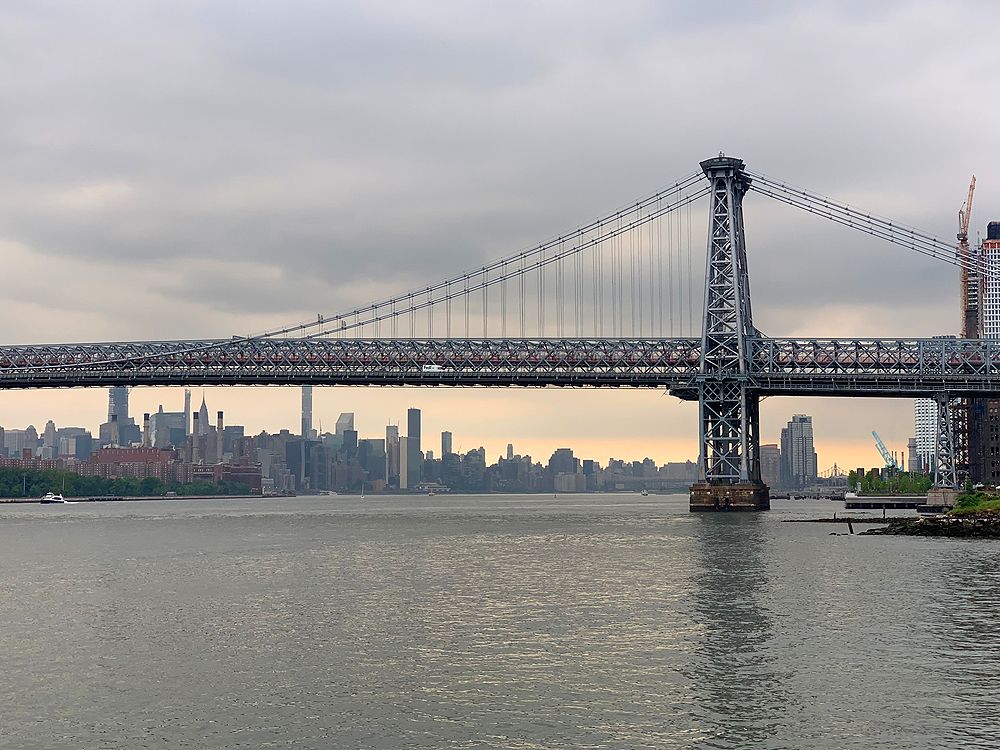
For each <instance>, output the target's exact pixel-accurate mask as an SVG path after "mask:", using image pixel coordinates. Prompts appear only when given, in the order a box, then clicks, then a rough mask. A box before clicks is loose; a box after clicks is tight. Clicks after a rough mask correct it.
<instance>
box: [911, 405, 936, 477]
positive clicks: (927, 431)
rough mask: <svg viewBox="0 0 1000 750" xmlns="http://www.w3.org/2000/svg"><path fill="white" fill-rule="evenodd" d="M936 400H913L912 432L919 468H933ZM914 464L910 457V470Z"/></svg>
mask: <svg viewBox="0 0 1000 750" xmlns="http://www.w3.org/2000/svg"><path fill="white" fill-rule="evenodd" d="M937 418H938V409H937V402H936V401H934V400H932V399H929V398H918V399H914V401H913V433H914V440H915V441H916V445H915V448H916V454H917V457H918V458H919V459H920V466H921V468H926V469H927V470H929V471H930V470H933V468H934V446H935V444H936V438H937ZM914 466H915V464H914V462H913V459H912V458H911V459H910V470H911V471H913V467H914Z"/></svg>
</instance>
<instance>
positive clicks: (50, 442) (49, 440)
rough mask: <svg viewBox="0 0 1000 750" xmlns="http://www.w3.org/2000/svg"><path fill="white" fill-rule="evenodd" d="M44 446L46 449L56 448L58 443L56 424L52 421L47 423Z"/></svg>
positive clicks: (43, 437)
mask: <svg viewBox="0 0 1000 750" xmlns="http://www.w3.org/2000/svg"><path fill="white" fill-rule="evenodd" d="M42 445H44V446H45V447H46V448H54V447H56V445H57V442H56V423H55V422H53V421H52V420H51V419H50V420H49V421H48V422H46V423H45V431H44V432H43V433H42Z"/></svg>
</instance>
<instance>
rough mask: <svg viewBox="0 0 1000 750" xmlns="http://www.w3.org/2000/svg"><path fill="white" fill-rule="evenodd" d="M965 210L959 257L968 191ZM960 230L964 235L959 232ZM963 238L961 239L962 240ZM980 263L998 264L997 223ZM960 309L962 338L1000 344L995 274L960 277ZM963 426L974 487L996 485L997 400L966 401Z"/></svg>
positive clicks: (999, 466)
mask: <svg viewBox="0 0 1000 750" xmlns="http://www.w3.org/2000/svg"><path fill="white" fill-rule="evenodd" d="M974 186H975V178H973V182H972V185H971V186H970V188H969V200H968V201H967V203H966V208H965V210H963V211H962V212H960V213H959V235H958V240H959V254H960V255H961V253H962V251H963V244H964V247H965V252H966V256H965V257H966V258H967V257H968V255H967V253H968V247H969V246H968V226H969V217H968V214H969V213H971V207H972V188H973V187H974ZM963 230H964V231H963ZM963 235H964V236H963ZM976 251H977V254H978V255H979V260H980V261H981V263H973V264H972V265H973V266H974V267H977V266H978V267H985V268H996V267H997V264H998V263H1000V221H992V222H990V223H989V224H988V225H987V228H986V239H985V240H983V242H982V243H981V245H980V246H979V247H978V248H977V249H976ZM962 299H963V306H964V318H963V335H965V336H967V337H970V338H984V339H994V340H1000V278H997V277H996V275H995V274H989V275H986V274H974V273H968V272H963V274H962ZM966 403H967V406H968V408H967V412H966V413H967V423H966V425H965V434H966V446H967V454H966V455H967V456H968V459H967V466H968V475H969V478H970V479H971V480H972V481H973V482H974V483H977V484H978V483H983V484H1000V399H996V398H978V399H968V400H967V402H966Z"/></svg>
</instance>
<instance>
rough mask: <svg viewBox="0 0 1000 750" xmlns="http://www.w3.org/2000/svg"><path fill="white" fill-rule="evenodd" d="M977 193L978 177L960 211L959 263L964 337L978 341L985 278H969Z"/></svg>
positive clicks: (974, 178)
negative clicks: (973, 201)
mask: <svg viewBox="0 0 1000 750" xmlns="http://www.w3.org/2000/svg"><path fill="white" fill-rule="evenodd" d="M975 192H976V176H975V175H972V181H971V182H970V183H969V196H968V198H966V199H965V203H963V204H962V207H961V208H960V209H959V210H958V263H959V266H960V267H961V272H960V278H961V284H962V337H963V338H967V339H978V338H979V336H980V330H979V329H980V323H981V321H980V318H981V316H980V308H981V307H982V305H981V300H982V294H981V292H983V291H985V290H983V289H981V287H982V284H983V277H982V275H981V274H979V273H978V272H976V273H973V274H972V276H971V277H970V276H969V264H970V257H969V221H970V219H971V218H972V197H973V195H975Z"/></svg>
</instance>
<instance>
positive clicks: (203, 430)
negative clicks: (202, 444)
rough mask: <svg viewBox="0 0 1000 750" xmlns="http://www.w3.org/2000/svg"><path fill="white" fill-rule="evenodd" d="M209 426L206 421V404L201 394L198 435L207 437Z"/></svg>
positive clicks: (203, 395)
mask: <svg viewBox="0 0 1000 750" xmlns="http://www.w3.org/2000/svg"><path fill="white" fill-rule="evenodd" d="M210 427H211V424H210V423H209V421H208V404H206V403H205V394H204V393H202V394H201V408H200V409H198V435H199V436H200V435H207V434H208V433H209V429H210Z"/></svg>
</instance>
